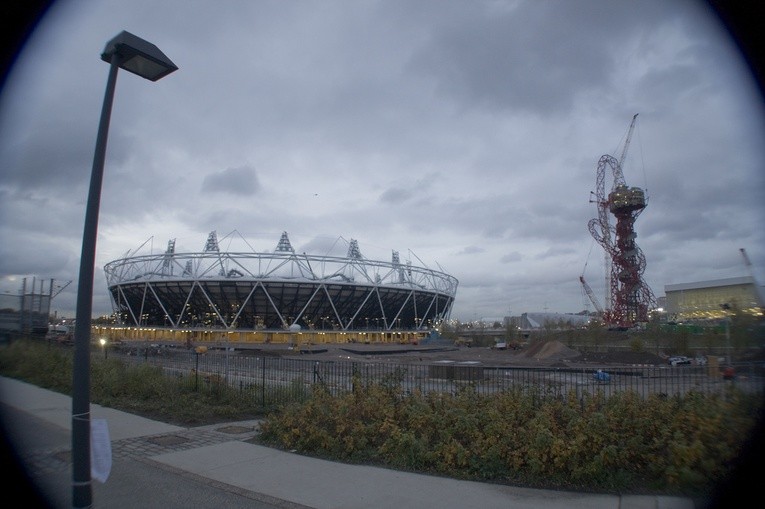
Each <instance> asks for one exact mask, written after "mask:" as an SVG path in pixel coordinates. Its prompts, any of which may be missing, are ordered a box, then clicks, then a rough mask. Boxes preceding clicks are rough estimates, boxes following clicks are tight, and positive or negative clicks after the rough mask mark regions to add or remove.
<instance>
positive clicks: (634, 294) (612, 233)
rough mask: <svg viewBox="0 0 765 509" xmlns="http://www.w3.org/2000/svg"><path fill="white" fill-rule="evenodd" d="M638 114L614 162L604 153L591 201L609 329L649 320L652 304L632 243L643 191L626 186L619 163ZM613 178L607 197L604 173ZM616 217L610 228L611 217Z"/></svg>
mask: <svg viewBox="0 0 765 509" xmlns="http://www.w3.org/2000/svg"><path fill="white" fill-rule="evenodd" d="M637 117H638V114H637V113H636V114H635V115H634V116H633V117H632V121H631V123H630V127H629V131H628V133H627V137H626V140H625V143H624V147H623V149H622V153H621V155H620V157H619V159H618V160H617V159H616V158H615V157H613V156H611V155H609V154H606V155H603V156H601V158H600V160H599V161H598V166H597V173H596V179H595V192H593V193H591V195H594V199H593V198H591V199H590V202H591V203H595V204H596V207H597V211H598V217H596V218H594V219H591V220H590V221H589V222H588V225H587V226H588V229H589V230H590V234H591V235H592V237H593V238H594V239H595V240H596V241H597V242H598V243H599V244H600V245H601V246H602V247H603V249H604V251H605V257H606V292H607V293H606V309H605V310H604V321H605V322H606V323H607V324H608V325H609V326H612V327H618V328H630V327H632V326H634V325H636V324H637V323H639V322H645V321H647V320H648V310H649V308H650V307H651V306H653V305H654V304H655V298H654V296H653V293H652V292H651V289H650V288H649V287H648V285H647V284H646V283H645V281H643V278H642V275H643V272H644V271H645V256H644V255H643V252H642V251H641V250H640V248H639V247H638V246H637V244H636V243H635V238H636V237H637V234H636V233H635V229H634V225H635V220H636V219H637V217H638V216H639V215H640V213H641V212H642V211H643V210H644V209H645V207H646V204H647V201H646V197H645V192H644V191H643V190H642V189H640V188H638V187H629V186H627V183H626V182H625V180H624V173H623V170H622V164H623V163H624V161H625V159H626V156H627V149H628V148H629V144H630V141H631V140H632V133H633V131H634V129H635V122H636V121H637ZM608 168H610V170H611V174H612V176H613V183H612V186H611V191H610V192H609V193H608V195H606V186H605V181H606V170H607V169H608ZM611 214H613V216H614V217H615V218H616V226H615V227H614V226H611V224H610V215H611Z"/></svg>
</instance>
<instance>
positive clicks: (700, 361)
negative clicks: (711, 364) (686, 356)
mask: <svg viewBox="0 0 765 509" xmlns="http://www.w3.org/2000/svg"><path fill="white" fill-rule="evenodd" d="M693 363H694V364H696V365H697V366H706V365H707V358H706V357H704V356H703V355H700V356H698V357H696V358H695V359H693Z"/></svg>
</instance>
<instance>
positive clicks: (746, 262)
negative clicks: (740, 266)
mask: <svg viewBox="0 0 765 509" xmlns="http://www.w3.org/2000/svg"><path fill="white" fill-rule="evenodd" d="M739 251H740V252H741V256H743V257H744V265H746V270H748V271H749V275H750V276H752V280H754V270H752V262H751V261H749V255H747V254H746V249H744V248H743V247H742V248H739ZM755 284H757V283H755Z"/></svg>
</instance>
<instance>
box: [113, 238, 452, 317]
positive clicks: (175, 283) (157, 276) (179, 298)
mask: <svg viewBox="0 0 765 509" xmlns="http://www.w3.org/2000/svg"><path fill="white" fill-rule="evenodd" d="M248 246H249V244H248ZM104 271H105V273H106V280H107V284H108V287H109V292H110V295H111V299H112V307H113V310H114V313H115V316H117V317H118V321H119V323H120V324H124V325H128V326H136V327H144V326H147V327H152V326H153V327H171V328H176V329H177V328H189V329H197V328H213V329H227V330H234V329H236V330H243V329H245V330H246V329H249V330H291V331H294V330H340V331H348V330H404V329H414V330H420V329H425V328H432V327H435V326H437V324H438V323H439V322H440V321H442V320H446V319H448V318H449V315H450V313H451V308H452V305H453V303H454V298H455V294H456V291H457V285H458V281H457V279H456V278H454V277H453V276H450V275H449V274H446V273H444V272H440V271H436V270H432V269H429V268H425V267H419V266H415V265H412V263H411V262H409V261H407V262H405V263H402V262H401V261H400V258H399V254H398V252H397V251H393V252H392V259H391V261H390V262H384V261H377V260H369V259H366V258H365V257H364V256H363V255H362V254H361V251H360V249H359V246H358V242H357V241H356V240H353V239H352V240H351V241H350V243H349V245H348V251H347V255H346V256H345V257H338V256H318V255H310V254H306V253H303V254H297V253H295V250H294V249H293V248H292V245H291V243H290V240H289V237H288V235H287V232H283V233H282V235H281V238H280V240H279V242H278V244H277V246H276V249H275V250H274V251H273V252H270V253H262V252H255V251H252V252H225V251H221V249H220V247H219V242H218V239H217V234H216V232H212V233H210V235H209V236H208V239H207V243H206V245H205V247H204V250H203V251H202V252H189V253H177V252H176V250H175V240H170V241H169V242H168V246H167V250H166V251H165V252H164V253H161V254H150V255H133V256H129V255H126V257H124V258H121V259H118V260H114V261H112V262H109V263H107V264H106V265H105V266H104Z"/></svg>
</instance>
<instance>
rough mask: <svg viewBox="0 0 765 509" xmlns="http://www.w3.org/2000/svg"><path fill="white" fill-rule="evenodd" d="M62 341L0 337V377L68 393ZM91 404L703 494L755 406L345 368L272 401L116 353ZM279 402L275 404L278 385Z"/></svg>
mask: <svg viewBox="0 0 765 509" xmlns="http://www.w3.org/2000/svg"><path fill="white" fill-rule="evenodd" d="M71 369H72V360H71V351H70V350H68V349H61V348H58V347H55V346H53V345H46V344H45V343H43V342H40V341H28V340H21V341H15V342H13V343H11V344H9V345H3V346H2V347H0V374H2V375H3V376H7V377H12V378H17V379H22V380H25V381H27V382H30V383H33V384H35V385H38V386H41V387H45V388H49V389H52V390H56V391H59V392H63V393H69V392H70V391H71ZM91 369H92V375H91V382H92V383H91V386H92V390H91V401H93V402H94V403H98V404H100V405H104V406H109V407H113V408H118V409H121V410H125V411H128V412H131V413H135V414H138V415H144V416H147V417H151V418H154V419H157V420H162V421H165V422H169V423H174V424H178V425H185V426H194V425H202V424H210V423H214V422H225V421H235V420H244V419H252V418H256V417H262V418H263V423H262V427H261V430H262V433H261V435H260V437H259V440H260V441H261V442H262V443H264V444H267V445H271V446H274V447H280V448H287V449H294V450H297V451H299V452H300V453H303V454H309V455H315V456H319V457H324V458H328V459H334V460H340V461H346V462H356V463H365V464H375V465H379V466H386V467H392V468H397V469H402V470H411V471H418V472H427V473H433V474H437V475H444V476H449V477H454V478H460V479H473V480H482V481H489V482H496V483H503V484H513V485H521V486H528V487H544V488H560V489H570V490H578V491H588V492H619V493H657V494H683V495H687V496H693V497H704V496H707V495H709V494H710V493H711V492H712V491H713V490H714V487H715V486H716V485H718V484H719V483H720V482H721V481H723V480H724V479H725V478H726V477H728V476H729V475H731V473H732V465H733V464H734V463H735V460H736V458H737V457H738V456H739V454H740V453H741V450H742V447H743V446H744V442H745V440H746V438H747V437H748V436H750V434H751V433H752V431H753V430H754V426H755V425H756V423H757V421H758V418H759V417H760V416H761V415H762V413H763V405H762V400H761V399H760V398H761V395H746V394H743V393H741V392H740V391H738V390H736V389H735V387H734V386H732V385H731V386H730V387H729V388H728V390H727V392H725V393H724V394H722V395H705V394H698V393H690V394H687V395H686V396H684V397H666V396H662V395H653V396H647V397H643V396H639V395H637V394H635V393H632V392H624V393H620V394H617V395H614V396H610V397H608V398H606V397H604V396H603V395H602V394H593V395H584V396H583V397H579V398H577V397H576V395H575V394H573V393H571V394H569V395H568V396H567V397H565V398H553V397H549V398H540V396H539V395H538V394H537V395H533V394H529V393H528V392H525V393H524V392H521V391H518V392H513V391H505V392H501V393H495V394H492V395H478V394H476V392H475V391H474V390H473V389H472V388H471V387H470V386H467V387H465V388H464V389H462V390H460V391H459V392H458V393H456V394H435V393H429V394H422V393H419V392H414V393H411V392H407V391H405V390H403V388H402V387H401V384H400V380H399V379H398V378H397V377H396V376H395V375H394V376H391V377H389V379H387V380H384V381H383V382H381V383H368V384H365V383H363V382H362V380H361V379H360V378H357V379H356V380H355V381H354V382H355V383H354V384H353V387H354V388H353V390H352V391H350V392H347V393H341V394H337V395H333V394H330V393H329V392H328V391H327V390H326V389H325V388H324V387H323V386H321V385H319V384H317V385H315V386H314V387H315V388H314V391H313V393H312V394H305V393H304V389H303V388H302V384H298V385H296V386H295V387H292V388H291V391H293V392H291V394H290V397H291V398H292V400H293V401H296V402H295V403H290V404H287V405H284V406H281V407H279V406H278V405H277V403H278V400H277V399H276V395H271V394H269V393H268V391H267V390H266V388H264V387H252V388H248V389H233V388H230V387H228V386H227V385H225V384H222V383H219V382H216V381H205V382H204V383H201V384H200V382H199V380H198V379H195V378H194V377H189V376H187V377H174V376H167V375H164V374H163V372H162V370H161V368H157V367H152V366H149V365H146V364H141V365H138V366H126V365H125V364H123V363H122V362H120V361H119V360H118V359H96V358H94V360H93V363H92V365H91ZM281 401H284V397H283V395H282V397H281Z"/></svg>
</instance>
